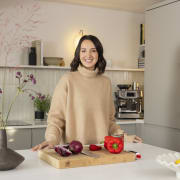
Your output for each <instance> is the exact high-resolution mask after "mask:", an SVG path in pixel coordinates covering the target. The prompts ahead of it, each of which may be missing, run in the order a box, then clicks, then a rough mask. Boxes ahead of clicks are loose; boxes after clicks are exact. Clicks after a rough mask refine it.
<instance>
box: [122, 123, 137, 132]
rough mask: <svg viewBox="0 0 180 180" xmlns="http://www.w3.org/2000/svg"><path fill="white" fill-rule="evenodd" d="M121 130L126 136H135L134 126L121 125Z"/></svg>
mask: <svg viewBox="0 0 180 180" xmlns="http://www.w3.org/2000/svg"><path fill="white" fill-rule="evenodd" d="M120 127H121V129H123V130H124V131H125V133H127V134H128V135H134V134H136V124H121V125H120Z"/></svg>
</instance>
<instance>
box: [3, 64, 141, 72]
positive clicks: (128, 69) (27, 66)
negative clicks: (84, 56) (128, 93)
mask: <svg viewBox="0 0 180 180" xmlns="http://www.w3.org/2000/svg"><path fill="white" fill-rule="evenodd" d="M0 68H25V69H62V70H70V67H60V66H30V65H17V66H1V65H0ZM106 71H135V72H144V69H143V68H139V69H138V68H137V69H133V68H132V69H131V68H109V67H107V68H106Z"/></svg>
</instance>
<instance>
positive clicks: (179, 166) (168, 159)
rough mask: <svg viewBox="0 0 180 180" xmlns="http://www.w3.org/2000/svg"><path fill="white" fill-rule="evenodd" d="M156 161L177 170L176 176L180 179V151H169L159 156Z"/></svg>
mask: <svg viewBox="0 0 180 180" xmlns="http://www.w3.org/2000/svg"><path fill="white" fill-rule="evenodd" d="M156 161H157V162H158V163H159V164H161V165H162V166H164V167H166V168H168V169H171V170H173V171H175V172H176V177H177V178H178V179H180V163H176V162H177V161H180V153H178V152H175V153H168V154H162V155H159V156H157V158H156Z"/></svg>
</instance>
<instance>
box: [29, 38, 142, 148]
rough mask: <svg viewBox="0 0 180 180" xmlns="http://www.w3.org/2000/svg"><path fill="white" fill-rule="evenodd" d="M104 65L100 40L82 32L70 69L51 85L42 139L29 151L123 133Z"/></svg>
mask: <svg viewBox="0 0 180 180" xmlns="http://www.w3.org/2000/svg"><path fill="white" fill-rule="evenodd" d="M105 67H106V61H105V59H104V57H103V47H102V45H101V42H100V41H99V40H98V39H97V38H96V37H95V36H92V35H85V36H83V37H82V38H81V39H80V41H79V44H78V46H77V48H76V51H75V57H74V59H73V61H72V63H71V72H69V73H67V74H65V75H64V76H63V77H62V78H61V80H60V81H59V83H58V85H57V86H56V88H55V91H54V95H53V98H52V102H51V108H50V111H49V114H48V126H47V129H46V133H45V138H46V141H44V142H42V143H41V144H39V145H37V146H35V147H34V148H33V149H32V150H33V151H36V150H39V149H42V148H44V147H48V148H52V147H53V146H54V145H56V144H60V143H67V142H71V141H72V140H79V141H80V142H82V143H83V144H92V143H93V144H94V143H100V142H101V141H102V140H103V139H104V136H107V135H118V134H122V133H123V130H122V129H121V128H120V126H118V125H117V124H116V123H115V120H114V114H115V108H114V103H113V98H112V86H111V82H110V79H109V78H108V77H106V76H103V75H102V74H103V73H104V71H105ZM125 141H129V142H141V138H139V137H137V136H135V135H132V136H127V135H126V134H125Z"/></svg>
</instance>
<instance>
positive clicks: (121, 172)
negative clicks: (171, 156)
mask: <svg viewBox="0 0 180 180" xmlns="http://www.w3.org/2000/svg"><path fill="white" fill-rule="evenodd" d="M125 150H133V151H137V152H139V153H140V154H141V155H142V158H141V159H139V160H136V161H134V162H128V163H117V164H109V165H98V166H88V167H79V168H69V169H55V168H54V167H52V166H50V165H49V164H47V163H46V162H44V161H42V160H40V159H39V158H38V153H37V152H32V151H31V150H19V151H18V152H19V153H20V154H22V155H23V156H24V157H25V161H24V162H23V163H22V164H21V165H19V166H18V167H17V168H16V169H13V170H10V171H0V179H3V180H10V179H13V180H21V179H23V180H34V179H38V180H100V179H102V180H118V179H121V180H132V179H133V180H140V179H142V180H161V179H163V180H173V179H176V174H175V172H173V171H171V170H169V169H166V168H164V167H161V166H160V165H159V164H158V163H157V162H156V157H157V156H158V155H160V154H162V153H169V152H172V151H170V150H167V149H163V148H159V147H155V146H151V145H147V144H143V143H141V144H132V143H126V144H125Z"/></svg>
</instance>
